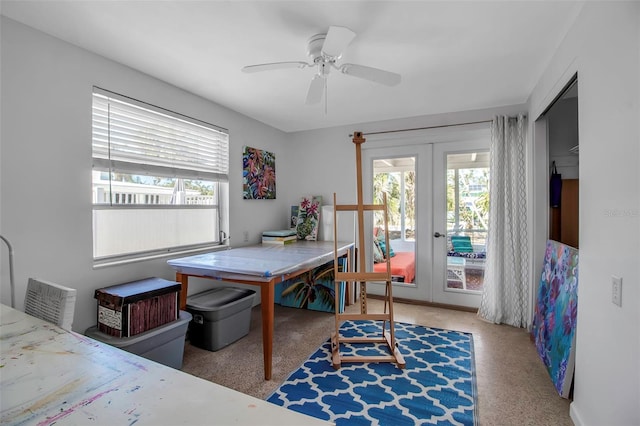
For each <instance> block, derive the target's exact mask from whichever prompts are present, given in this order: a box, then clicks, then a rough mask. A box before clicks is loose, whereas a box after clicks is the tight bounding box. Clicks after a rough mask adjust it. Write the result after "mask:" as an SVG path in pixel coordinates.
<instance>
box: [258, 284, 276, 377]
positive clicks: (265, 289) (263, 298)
mask: <svg viewBox="0 0 640 426" xmlns="http://www.w3.org/2000/svg"><path fill="white" fill-rule="evenodd" d="M274 287H275V284H274V283H273V282H267V283H262V284H261V286H260V305H261V309H262V350H263V353H264V378H265V380H271V359H272V355H273V316H274V308H273V304H274V303H275V298H274V293H275V290H274Z"/></svg>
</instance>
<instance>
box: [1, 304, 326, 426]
mask: <svg viewBox="0 0 640 426" xmlns="http://www.w3.org/2000/svg"><path fill="white" fill-rule="evenodd" d="M0 345H1V346H0V352H1V358H0V364H1V366H2V368H1V369H0V409H1V412H0V423H2V424H29V425H31V424H33V425H48V424H54V423H55V424H56V425H76V424H77V425H85V424H92V425H125V424H129V425H131V424H134V423H135V424H136V425H143V424H149V425H178V424H195V425H204V424H217V425H257V424H260V425H266V424H274V425H276V424H277V425H321V424H328V423H326V422H324V421H321V420H319V419H315V418H312V417H308V416H306V415H303V414H299V413H296V412H294V411H290V410H287V409H285V408H282V407H280V406H277V405H274V404H271V403H268V402H266V401H263V400H260V399H257V398H254V397H251V396H248V395H245V394H242V393H240V392H237V391H234V390H232V389H228V388H225V387H223V386H220V385H217V384H215V383H212V382H208V381H206V380H203V379H200V378H197V377H195V376H191V375H189V374H186V373H183V372H181V371H179V370H175V369H173V368H170V367H166V366H164V365H162V364H158V363H155V362H153V361H149V360H147V359H145V358H141V357H139V356H137V355H134V354H131V353H128V352H125V351H122V350H120V349H118V348H115V347H113V346H109V345H106V344H104V343H101V342H98V341H96V340H93V339H90V338H89V337H86V336H83V335H80V334H77V333H74V332H68V331H65V330H63V329H61V328H59V327H57V326H55V325H52V324H49V323H47V322H44V321H41V320H39V319H37V318H34V317H32V316H29V315H27V314H25V313H23V312H20V311H17V310H15V309H12V308H10V307H8V306H5V305H0ZM240 373H241V372H240Z"/></svg>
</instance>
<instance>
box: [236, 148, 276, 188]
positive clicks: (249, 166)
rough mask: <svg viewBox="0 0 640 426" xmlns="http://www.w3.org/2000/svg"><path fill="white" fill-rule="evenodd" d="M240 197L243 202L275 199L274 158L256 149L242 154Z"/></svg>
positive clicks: (269, 153) (267, 152)
mask: <svg viewBox="0 0 640 426" xmlns="http://www.w3.org/2000/svg"><path fill="white" fill-rule="evenodd" d="M242 181H243V184H242V197H243V198H244V199H245V200H273V199H275V198H276V156H275V155H274V154H273V153H271V152H269V151H264V150H261V149H257V148H251V147H248V146H245V147H244V150H243V152H242Z"/></svg>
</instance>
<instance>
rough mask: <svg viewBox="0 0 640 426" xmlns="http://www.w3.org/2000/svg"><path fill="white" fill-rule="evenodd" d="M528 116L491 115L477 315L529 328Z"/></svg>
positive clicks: (495, 321)
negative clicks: (481, 282)
mask: <svg viewBox="0 0 640 426" xmlns="http://www.w3.org/2000/svg"><path fill="white" fill-rule="evenodd" d="M525 122H526V119H525V117H524V116H522V115H519V116H518V117H517V118H513V117H506V116H500V117H495V118H494V120H493V123H492V125H491V149H490V154H491V160H490V163H489V167H490V169H489V170H490V176H491V180H490V183H489V189H490V204H489V231H488V235H487V259H486V267H485V276H484V291H483V293H482V299H481V302H480V309H479V310H478V316H479V317H480V318H482V319H484V320H487V321H490V322H493V323H496V324H509V325H512V326H515V327H528V326H529V324H528V323H527V322H528V321H529V319H528V318H529V316H528V309H529V302H528V298H529V283H528V267H529V261H528V250H527V248H528V236H527V188H526V133H525V132H526V126H525Z"/></svg>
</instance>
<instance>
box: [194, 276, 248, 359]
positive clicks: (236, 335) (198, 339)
mask: <svg viewBox="0 0 640 426" xmlns="http://www.w3.org/2000/svg"><path fill="white" fill-rule="evenodd" d="M255 293H256V292H255V291H253V290H244V289H239V288H235V287H216V288H213V289H211V290H207V291H204V292H202V293H198V294H194V295H192V296H189V297H187V311H189V312H190V313H191V315H193V319H192V320H191V323H189V341H190V342H191V344H192V345H194V346H197V347H199V348H203V349H207V350H209V351H217V350H219V349H222V348H224V347H225V346H228V345H230V344H231V343H233V342H235V341H236V340H238V339H240V338H242V337H244V336H246V335H247V334H249V329H250V327H251V307H252V306H253V298H254V296H255Z"/></svg>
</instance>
